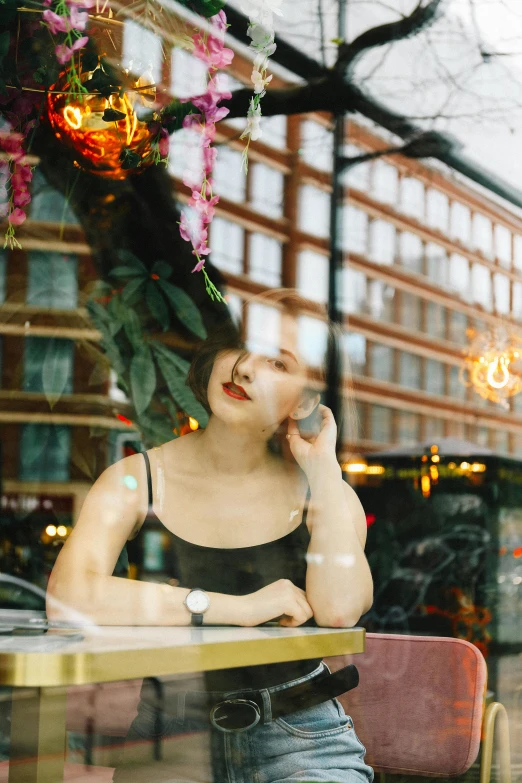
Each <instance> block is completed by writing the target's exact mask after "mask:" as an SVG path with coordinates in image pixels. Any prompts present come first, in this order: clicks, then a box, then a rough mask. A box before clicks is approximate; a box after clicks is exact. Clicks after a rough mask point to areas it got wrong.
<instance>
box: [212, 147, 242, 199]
mask: <svg viewBox="0 0 522 783" xmlns="http://www.w3.org/2000/svg"><path fill="white" fill-rule="evenodd" d="M212 178H213V180H214V193H216V194H218V195H220V196H223V197H224V198H227V199H229V200H230V201H236V202H238V203H242V202H244V201H245V197H246V176H245V172H244V170H243V167H242V165H241V153H240V152H238V151H237V150H232V149H230V147H222V146H220V147H219V148H218V154H217V158H216V163H215V165H214V170H213V172H212Z"/></svg>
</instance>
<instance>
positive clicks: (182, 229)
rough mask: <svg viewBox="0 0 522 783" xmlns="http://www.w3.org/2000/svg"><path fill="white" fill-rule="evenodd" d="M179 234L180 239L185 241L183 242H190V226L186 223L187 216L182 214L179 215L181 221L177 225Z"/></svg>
mask: <svg viewBox="0 0 522 783" xmlns="http://www.w3.org/2000/svg"><path fill="white" fill-rule="evenodd" d="M179 233H180V234H181V238H182V239H184V240H185V242H190V241H191V238H190V224H189V222H188V219H187V216H186V214H185V213H184V212H182V213H181V220H180V223H179Z"/></svg>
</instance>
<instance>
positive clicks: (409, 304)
mask: <svg viewBox="0 0 522 783" xmlns="http://www.w3.org/2000/svg"><path fill="white" fill-rule="evenodd" d="M399 312H400V315H399V322H400V323H401V324H402V325H403V326H406V327H408V328H409V329H416V330H418V329H421V317H422V302H421V300H420V299H419V297H418V296H414V295H413V294H407V293H406V292H405V291H401V293H400V311H399Z"/></svg>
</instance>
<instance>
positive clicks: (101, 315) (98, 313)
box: [87, 289, 112, 327]
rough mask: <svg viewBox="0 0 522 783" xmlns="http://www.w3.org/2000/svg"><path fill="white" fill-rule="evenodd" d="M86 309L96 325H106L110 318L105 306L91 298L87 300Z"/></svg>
mask: <svg viewBox="0 0 522 783" xmlns="http://www.w3.org/2000/svg"><path fill="white" fill-rule="evenodd" d="M110 290H112V289H110ZM87 310H88V311H89V314H90V316H91V318H92V320H93V321H94V323H95V325H96V326H98V327H100V324H104V325H105V326H106V325H107V324H108V323H109V322H110V320H111V318H110V315H109V314H108V312H107V310H106V308H105V307H103V305H101V304H100V303H99V302H95V301H94V300H93V299H89V300H88V302H87Z"/></svg>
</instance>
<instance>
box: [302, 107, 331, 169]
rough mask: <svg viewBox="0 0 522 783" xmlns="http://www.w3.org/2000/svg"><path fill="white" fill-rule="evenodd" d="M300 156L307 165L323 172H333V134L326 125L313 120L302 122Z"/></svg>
mask: <svg viewBox="0 0 522 783" xmlns="http://www.w3.org/2000/svg"><path fill="white" fill-rule="evenodd" d="M299 154H300V155H301V157H302V159H303V160H304V162H305V163H308V165H309V166H314V168H316V169H320V170H321V171H331V170H332V160H333V134H332V132H331V131H330V130H329V129H328V128H325V127H324V125H321V124H320V123H318V122H314V121H313V120H303V121H302V122H301V148H300V150H299Z"/></svg>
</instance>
